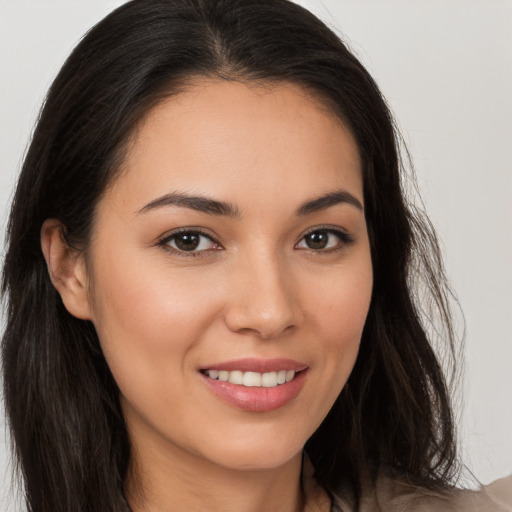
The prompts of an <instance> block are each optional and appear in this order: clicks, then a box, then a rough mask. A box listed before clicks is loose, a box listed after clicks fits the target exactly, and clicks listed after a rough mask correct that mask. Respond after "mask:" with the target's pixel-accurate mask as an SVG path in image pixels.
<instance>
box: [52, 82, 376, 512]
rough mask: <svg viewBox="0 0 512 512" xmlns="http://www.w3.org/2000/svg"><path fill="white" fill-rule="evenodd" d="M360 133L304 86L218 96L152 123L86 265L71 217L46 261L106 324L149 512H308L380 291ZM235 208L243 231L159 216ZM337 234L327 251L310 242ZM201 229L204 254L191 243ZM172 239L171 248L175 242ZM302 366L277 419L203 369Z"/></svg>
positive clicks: (104, 205)
mask: <svg viewBox="0 0 512 512" xmlns="http://www.w3.org/2000/svg"><path fill="white" fill-rule="evenodd" d="M340 190H343V191H345V192H348V193H349V194H350V195H351V196H352V197H353V198H355V199H356V200H357V201H359V202H360V203H361V205H362V206H364V203H363V184H362V174H361V164H360V158H359V154H358V150H357V146H356V144H355V141H354V139H353V137H352V135H351V134H350V132H349V131H348V130H347V129H346V128H345V127H344V126H343V124H342V123H341V122H340V121H339V119H337V118H336V117H335V116H333V115H332V114H330V113H329V112H328V111H327V109H325V108H324V107H323V105H322V104H321V103H320V102H318V100H316V99H315V98H313V97H311V96H310V95H308V94H306V93H305V92H304V91H303V90H302V89H301V88H299V87H298V86H295V85H291V84H278V85H275V84H274V85H272V86H261V85H254V84H250V85H247V84H242V83H236V82H225V81H216V82H211V81H210V82H202V83H199V84H197V83H196V84H195V85H193V86H191V87H190V88H189V89H188V90H187V91H186V92H184V93H181V94H180V95H178V96H175V97H172V98H169V99H166V100H165V101H163V102H162V103H161V104H159V105H158V106H156V107H154V108H153V109H152V110H151V111H150V112H149V113H148V114H147V115H146V117H145V118H144V119H143V121H142V122H141V124H140V125H139V126H138V129H137V130H136V133H135V134H134V136H133V138H132V140H131V144H130V147H129V150H128V155H127V158H126V160H125V162H124V164H123V166H122V172H121V174H120V176H119V177H118V178H116V180H115V181H114V182H113V183H112V184H111V186H110V187H109V188H108V189H107V190H106V192H105V194H104V196H103V197H102V198H101V200H100V202H99V204H98V207H97V216H96V219H95V225H94V229H93V237H92V240H91V243H90V247H89V248H88V251H87V256H85V255H84V254H76V253H74V252H73V251H71V250H69V249H68V248H67V247H66V246H65V244H64V242H63V241H62V237H61V236H60V232H59V230H60V224H59V222H58V221H57V220H55V219H49V220H47V221H46V222H45V224H44V226H43V230H42V246H43V252H44V254H45V257H46V259H47V262H48V266H49V269H50V273H51V275H52V276H53V281H54V283H55V286H56V287H57V289H58V290H59V292H60V293H61V296H62V298H63V301H64V304H65V305H66V307H67V308H68V310H69V311H70V312H71V313H72V314H73V315H75V316H77V317H79V318H85V319H90V320H91V321H92V322H93V323H94V326H95V327H96V329H97V332H98V335H99V339H100V342H101V345H102V348H103V351H104V354H105V357H106V359H107V361H108V364H109V366H110V368H111V370H112V373H113V375H114V378H115V379H116V382H117V383H118V385H119V388H120V391H121V402H122V406H123V411H124V414H125V417H126V424H127V428H128V431H129V434H130V437H131V440H132V443H133V457H132V462H131V467H130V475H129V478H128V481H127V485H126V488H127V494H128V497H129V500H130V502H131V505H132V507H133V510H134V512H138V511H159V512H162V511H171V510H175V509H176V507H177V506H179V508H180V509H181V510H189V511H209V510H212V511H213V510H224V511H228V512H229V511H235V510H236V511H240V510H243V511H247V512H252V511H254V512H256V511H264V510H265V511H268V510H273V511H280V512H290V511H297V510H301V507H302V506H303V504H302V502H301V495H300V489H299V481H300V471H301V452H302V448H303V446H304V443H305V442H306V440H307V439H308V438H309V437H310V436H311V434H312V433H313V432H314V431H315V429H316V428H317V427H318V425H319V424H320V423H321V421H322V420H323V418H324V417H325V415H326V414H327V412H328V411H329V409H330V408H331V406H332V404H333V402H334V400H335V399H336V397H337V396H338V394H339V392H340V391H341V389H342V387H343V386H344V384H345V383H346V381H347V379H348V376H349V375H350V372H351V370H352V368H353V365H354V362H355V360H356V357H357V352H358V348H359V343H360V338H361V333H362V329H363V326H364V322H365V319H366V315H367V312H368V307H369V303H370V298H371V291H372V266H371V258H370V249H369V243H368V235H367V229H366V222H365V217H364V210H363V209H362V208H358V207H357V206H356V205H355V204H351V203H350V202H346V201H341V202H338V203H336V204H332V205H330V206H328V207H325V208H322V209H317V210H315V211H311V212H309V213H305V214H301V215H298V214H297V209H298V208H299V207H300V206H301V205H303V204H304V203H305V202H308V201H311V200H313V199H315V198H318V197H320V196H324V195H326V194H330V193H333V192H338V191H340ZM169 193H181V194H185V193H186V194H192V195H194V196H196V195H201V196H206V197H208V198H210V199H214V200H217V201H224V202H227V203H230V204H231V205H232V206H233V208H234V209H235V210H236V211H237V214H238V215H237V216H230V215H216V214H210V213H205V212H202V211H197V210H194V209H191V208H188V207H186V206H183V205H181V206H179V205H160V206H156V207H153V208H146V210H144V207H145V206H146V205H148V204H150V203H151V202H154V201H155V200H156V199H158V198H161V197H162V196H163V195H164V194H169ZM326 226H329V228H335V229H338V230H340V231H342V232H343V233H347V234H348V235H349V236H350V237H351V238H352V242H351V243H347V242H346V241H344V239H343V237H338V236H337V235H335V234H332V233H331V234H327V238H328V244H327V248H325V249H318V248H317V246H315V247H314V248H311V247H310V246H308V244H309V241H310V239H309V238H305V234H306V233H307V232H308V231H309V230H311V228H315V229H317V231H318V230H319V229H321V228H324V233H325V229H326ZM192 227H193V228H195V229H198V228H200V229H201V230H203V231H204V232H205V233H207V234H208V236H209V237H211V239H212V240H213V241H210V240H209V239H208V238H201V245H200V246H199V249H200V250H197V251H195V254H196V256H191V255H190V252H189V253H185V252H183V251H182V252H179V250H178V249H177V248H176V247H177V246H176V239H171V240H169V239H168V237H169V236H170V235H171V234H172V233H173V230H176V229H178V228H192ZM166 237H167V243H161V242H162V240H163V239H165V238H166ZM246 357H252V358H264V359H268V358H281V357H284V358H290V359H293V360H296V361H300V362H303V363H305V364H306V365H307V367H308V371H307V375H306V379H305V382H304V386H303V387H302V389H301V391H300V393H299V394H298V396H297V397H296V398H294V399H293V400H291V401H290V402H288V403H287V404H286V405H284V406H283V407H280V408H278V409H276V410H273V411H268V412H251V411H246V410H241V409H239V408H237V407H236V406H233V405H232V404H228V403H226V402H225V401H223V400H221V399H219V398H218V397H217V396H216V395H214V394H213V393H212V392H211V390H210V389H209V388H208V386H206V385H205V383H204V377H203V376H202V375H201V373H200V371H199V370H200V369H202V368H207V367H212V366H214V365H215V363H220V362H222V361H228V360H233V359H239V358H246Z"/></svg>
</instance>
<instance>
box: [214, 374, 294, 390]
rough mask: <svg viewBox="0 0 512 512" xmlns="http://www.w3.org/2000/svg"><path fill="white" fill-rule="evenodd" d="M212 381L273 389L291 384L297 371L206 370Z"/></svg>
mask: <svg viewBox="0 0 512 512" xmlns="http://www.w3.org/2000/svg"><path fill="white" fill-rule="evenodd" d="M204 374H205V375H208V377H210V378H211V379H215V380H220V381H223V382H230V383H231V384H237V385H239V386H245V387H248V388H252V387H263V388H273V387H276V386H279V385H281V384H285V383H287V382H290V381H292V380H293V378H294V377H295V374H296V372H295V370H279V371H274V372H266V373H259V372H243V371H241V370H232V371H228V370H205V371H204Z"/></svg>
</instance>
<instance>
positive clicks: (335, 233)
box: [296, 229, 354, 252]
mask: <svg viewBox="0 0 512 512" xmlns="http://www.w3.org/2000/svg"><path fill="white" fill-rule="evenodd" d="M353 242H354V239H353V238H352V237H351V236H350V235H349V234H348V233H345V232H343V231H341V230H337V229H316V230H314V231H310V232H309V233H308V234H307V235H304V237H303V238H302V240H301V241H300V242H299V243H298V244H297V245H296V248H297V249H309V250H312V251H326V252H327V251H329V250H331V249H332V250H335V249H341V248H343V247H345V246H347V245H350V244H352V243H353Z"/></svg>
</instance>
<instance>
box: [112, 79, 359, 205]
mask: <svg viewBox="0 0 512 512" xmlns="http://www.w3.org/2000/svg"><path fill="white" fill-rule="evenodd" d="M347 187H348V188H352V191H353V192H359V193H360V192H361V188H362V184H361V169H360V158H359V153H358V149H357V146H356V143H355V141H354V138H353V137H352V135H351V133H350V131H349V130H348V129H347V128H346V127H345V126H344V125H343V123H342V122H341V121H340V119H339V118H338V117H337V116H335V115H334V114H333V113H331V111H329V109H328V108H327V107H326V106H325V105H324V104H323V103H322V102H321V101H319V100H318V99H317V98H316V97H314V96H312V95H311V94H309V93H307V92H306V91H305V90H304V89H302V88H301V87H299V86H297V85H294V84H288V83H279V84H270V85H269V84H265V85H261V84H255V83H240V82H227V81H207V80H204V81H202V82H198V83H196V84H194V85H192V86H191V87H189V88H187V89H186V90H185V91H184V92H181V93H179V94H177V95H175V96H172V97H169V98H166V99H165V100H163V101H162V102H160V103H159V104H158V105H157V106H155V107H153V108H152V109H151V110H150V111H149V112H148V113H147V114H146V116H145V117H144V118H143V119H142V121H141V122H140V124H139V125H138V127H137V129H136V130H135V132H134V134H133V137H132V139H131V141H130V144H129V146H128V150H127V155H126V158H125V161H124V163H123V165H122V168H121V173H120V175H119V178H118V179H117V180H116V182H115V183H114V184H113V186H112V187H110V189H109V194H110V195H112V194H114V195H116V191H117V196H118V197H117V198H111V199H116V200H118V201H121V202H126V201H128V200H132V199H133V200H135V202H138V203H140V205H142V203H143V202H144V201H149V200H151V199H154V197H156V196H157V195H161V194H162V193H167V192H173V191H175V190H179V191H186V192H198V193H202V194H211V195H214V196H216V197H219V198H223V197H224V196H226V195H230V196H231V197H230V198H229V199H230V200H233V197H232V196H233V194H235V193H240V194H242V195H244V196H250V197H251V198H252V199H257V198H258V197H259V198H260V200H261V201H260V203H261V205H262V206H263V203H265V202H268V201H272V200H279V201H280V202H283V201H284V198H285V197H286V198H290V199H292V198H293V197H294V196H295V195H297V201H300V199H301V198H299V197H298V196H304V195H307V194H308V189H315V190H310V192H309V195H312V194H313V195H314V194H315V193H317V192H318V193H322V192H324V190H322V189H323V188H325V189H329V190H330V189H333V188H347ZM329 190H327V191H329ZM285 192H286V194H284V193H285ZM107 195H108V194H107ZM360 199H361V201H362V197H360ZM235 200H236V198H235ZM235 202H236V201H235ZM254 202H255V203H256V202H257V201H254ZM133 206H134V207H136V206H137V205H135V204H134V205H133Z"/></svg>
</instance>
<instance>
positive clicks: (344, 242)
mask: <svg viewBox="0 0 512 512" xmlns="http://www.w3.org/2000/svg"><path fill="white" fill-rule="evenodd" d="M313 233H327V234H329V235H334V236H336V237H337V238H338V239H339V244H337V245H336V246H335V247H331V248H327V249H311V248H308V247H306V248H304V249H299V250H309V251H310V252H312V253H315V254H325V253H332V252H336V251H340V250H342V249H344V248H345V247H347V246H350V245H352V244H353V243H354V242H355V239H354V238H353V237H352V235H350V234H348V233H347V232H345V231H343V230H341V229H339V228H337V227H336V228H335V227H331V226H320V227H315V228H312V229H310V230H309V231H307V232H306V233H305V234H304V235H303V236H302V237H301V238H300V240H299V242H297V243H296V244H295V246H294V247H295V248H296V247H297V246H298V245H299V244H300V243H302V242H303V241H304V240H305V238H306V237H307V236H309V235H312V234H313ZM180 234H189V235H199V236H201V237H205V238H207V239H208V240H209V241H210V242H212V243H213V244H215V245H216V246H218V248H215V249H203V250H199V251H197V250H191V251H185V250H181V249H178V248H174V247H171V246H170V245H169V244H170V242H172V241H173V240H175V239H176V237H177V236H178V235H180ZM157 245H158V246H160V247H163V248H164V249H165V250H166V251H168V252H170V253H172V254H176V255H178V256H180V257H184V258H198V257H204V256H207V254H206V253H208V252H209V251H212V250H216V251H217V250H222V249H223V248H222V246H221V245H220V244H219V242H217V241H216V240H215V239H214V238H213V237H212V236H211V235H210V234H208V233H205V232H204V231H202V230H201V229H196V228H181V229H179V230H177V231H174V232H173V233H171V234H170V235H168V236H166V237H165V238H162V239H161V240H159V241H158V243H157Z"/></svg>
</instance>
